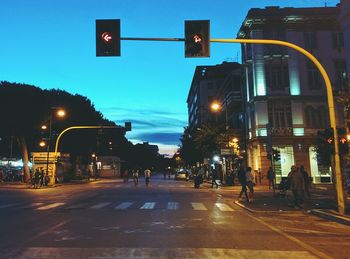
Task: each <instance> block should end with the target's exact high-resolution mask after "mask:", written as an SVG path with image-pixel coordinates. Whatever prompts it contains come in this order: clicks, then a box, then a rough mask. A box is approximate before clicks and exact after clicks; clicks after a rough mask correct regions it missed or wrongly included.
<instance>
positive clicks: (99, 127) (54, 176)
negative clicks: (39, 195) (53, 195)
mask: <svg viewBox="0 0 350 259" xmlns="http://www.w3.org/2000/svg"><path fill="white" fill-rule="evenodd" d="M116 128H120V127H118V126H72V127H68V128H66V129H64V130H63V131H62V132H61V133H60V134H59V135H58V137H57V139H56V144H55V153H54V168H53V174H52V179H51V182H52V185H55V182H56V158H57V150H58V143H59V142H60V139H61V137H62V135H63V134H64V133H66V132H67V131H69V130H74V129H116Z"/></svg>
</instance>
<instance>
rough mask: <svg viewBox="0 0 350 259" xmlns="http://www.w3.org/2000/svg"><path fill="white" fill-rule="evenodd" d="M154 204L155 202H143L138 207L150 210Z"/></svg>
mask: <svg viewBox="0 0 350 259" xmlns="http://www.w3.org/2000/svg"><path fill="white" fill-rule="evenodd" d="M155 206H156V203H155V202H146V203H145V204H143V205H142V207H141V208H140V209H141V210H152V209H154V207H155Z"/></svg>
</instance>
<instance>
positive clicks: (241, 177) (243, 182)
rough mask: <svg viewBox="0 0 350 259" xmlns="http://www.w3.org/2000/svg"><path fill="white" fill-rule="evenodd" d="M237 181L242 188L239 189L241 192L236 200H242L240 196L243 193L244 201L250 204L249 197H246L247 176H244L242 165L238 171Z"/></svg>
mask: <svg viewBox="0 0 350 259" xmlns="http://www.w3.org/2000/svg"><path fill="white" fill-rule="evenodd" d="M237 177H238V181H239V183H240V184H241V186H242V189H241V192H240V193H239V195H238V200H241V199H242V195H243V193H244V195H245V197H246V200H247V202H250V201H249V197H248V193H247V176H246V172H245V170H244V167H243V165H242V164H241V165H240V167H239V169H238V175H237Z"/></svg>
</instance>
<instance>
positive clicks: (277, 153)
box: [272, 149, 281, 161]
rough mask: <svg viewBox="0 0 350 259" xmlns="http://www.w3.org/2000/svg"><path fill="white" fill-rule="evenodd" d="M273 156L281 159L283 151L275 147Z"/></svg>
mask: <svg viewBox="0 0 350 259" xmlns="http://www.w3.org/2000/svg"><path fill="white" fill-rule="evenodd" d="M272 156H273V160H275V161H280V160H281V152H280V151H279V150H277V149H274V150H273V151H272Z"/></svg>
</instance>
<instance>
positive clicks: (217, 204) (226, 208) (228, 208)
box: [215, 203, 234, 211]
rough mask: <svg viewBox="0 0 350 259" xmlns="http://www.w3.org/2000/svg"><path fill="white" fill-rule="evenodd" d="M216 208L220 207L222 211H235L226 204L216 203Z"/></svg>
mask: <svg viewBox="0 0 350 259" xmlns="http://www.w3.org/2000/svg"><path fill="white" fill-rule="evenodd" d="M215 206H216V207H218V208H219V210H221V211H234V209H232V208H231V207H230V206H228V205H227V204H225V203H215Z"/></svg>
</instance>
